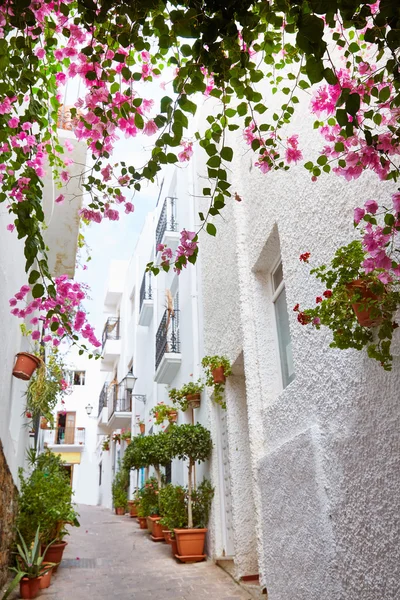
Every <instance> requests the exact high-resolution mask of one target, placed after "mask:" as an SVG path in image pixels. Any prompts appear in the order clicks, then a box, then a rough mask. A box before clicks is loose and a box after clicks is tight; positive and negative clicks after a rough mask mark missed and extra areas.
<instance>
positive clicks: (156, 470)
mask: <svg viewBox="0 0 400 600" xmlns="http://www.w3.org/2000/svg"><path fill="white" fill-rule="evenodd" d="M154 470H155V472H156V475H157V483H158V489H159V490H160V489H161V469H160V465H154Z"/></svg>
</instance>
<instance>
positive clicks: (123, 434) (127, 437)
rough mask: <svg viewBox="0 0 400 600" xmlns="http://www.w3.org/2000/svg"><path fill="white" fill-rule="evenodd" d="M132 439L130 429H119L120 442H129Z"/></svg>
mask: <svg viewBox="0 0 400 600" xmlns="http://www.w3.org/2000/svg"><path fill="white" fill-rule="evenodd" d="M131 439H132V434H131V430H130V429H126V430H125V429H121V440H125V441H127V440H131Z"/></svg>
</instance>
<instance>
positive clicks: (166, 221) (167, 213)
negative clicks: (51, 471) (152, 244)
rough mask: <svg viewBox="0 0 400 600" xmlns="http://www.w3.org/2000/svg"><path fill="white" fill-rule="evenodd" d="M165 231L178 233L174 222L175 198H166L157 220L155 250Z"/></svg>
mask: <svg viewBox="0 0 400 600" xmlns="http://www.w3.org/2000/svg"><path fill="white" fill-rule="evenodd" d="M166 231H178V222H177V220H176V198H172V197H169V196H168V197H167V198H165V200H164V204H163V207H162V210H161V213H160V218H159V219H158V224H157V229H156V248H157V246H158V244H161V243H162V241H163V237H164V233H165V232H166Z"/></svg>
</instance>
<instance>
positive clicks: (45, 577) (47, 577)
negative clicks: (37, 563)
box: [40, 563, 53, 590]
mask: <svg viewBox="0 0 400 600" xmlns="http://www.w3.org/2000/svg"><path fill="white" fill-rule="evenodd" d="M42 564H43V566H44V567H45V566H46V565H47V564H49V563H42ZM52 574H53V569H52V568H51V569H50V570H49V571H47V573H42V576H41V579H40V589H41V590H45V589H46V588H48V587H50V583H51V576H52Z"/></svg>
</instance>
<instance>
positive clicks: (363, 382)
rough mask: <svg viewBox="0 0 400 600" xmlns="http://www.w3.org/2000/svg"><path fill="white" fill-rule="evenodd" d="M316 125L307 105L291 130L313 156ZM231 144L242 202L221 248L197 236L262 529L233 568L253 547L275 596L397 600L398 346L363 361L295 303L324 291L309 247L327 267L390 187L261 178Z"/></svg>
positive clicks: (374, 182)
mask: <svg viewBox="0 0 400 600" xmlns="http://www.w3.org/2000/svg"><path fill="white" fill-rule="evenodd" d="M312 123H313V119H312V118H311V117H310V116H308V112H307V107H306V105H303V106H300V110H298V111H297V117H296V120H295V122H294V123H293V125H292V128H291V130H290V132H288V135H290V134H292V133H298V134H299V141H300V146H301V148H302V150H303V153H304V155H305V156H307V159H308V158H314V159H315V158H316V157H317V149H318V148H319V147H321V146H322V145H323V143H322V140H321V139H320V138H319V135H318V134H317V133H315V132H313V130H312ZM229 143H230V145H234V146H235V147H236V149H237V153H236V160H235V162H234V163H233V165H232V170H231V173H232V180H231V181H232V192H233V193H234V192H237V193H238V194H239V195H240V196H241V198H242V202H240V203H239V202H235V201H234V200H232V201H231V202H229V204H228V206H227V209H224V212H223V219H222V218H221V219H216V224H217V227H218V234H217V238H216V239H213V238H210V237H209V236H203V237H202V239H201V246H202V258H201V260H202V273H203V281H202V284H203V298H204V339H205V352H206V353H213V354H214V353H215V354H227V355H228V356H229V358H230V359H231V360H232V362H234V361H235V360H236V358H237V357H238V355H239V353H240V351H241V349H243V354H244V372H245V384H246V402H247V423H244V422H243V415H240V414H239V413H238V412H237V409H236V407H235V406H234V407H233V410H232V407H230V406H229V402H228V426H229V431H230V443H231V444H232V443H233V440H234V439H235V438H236V439H237V437H236V436H238V435H239V436H241V441H242V444H244V443H245V440H246V439H247V436H248V440H249V442H248V443H249V456H248V457H247V458H246V459H245V457H244V455H242V456H241V459H240V460H237V459H236V458H235V457H234V456H233V448H232V447H230V456H231V484H232V495H233V497H234V498H236V497H240V494H241V490H240V487H239V482H240V469H242V468H243V461H244V460H246V461H247V468H248V470H249V472H251V474H252V485H253V495H254V501H255V515H256V526H255V529H256V534H255V538H254V537H252V536H254V533H253V532H252V529H251V528H248V531H247V533H245V534H244V535H245V536H247V537H246V540H245V541H243V540H239V538H238V535H239V534H238V532H236V536H237V537H236V542H237V543H236V549H235V550H236V561H237V563H238V564H244V562H245V561H246V554H247V551H246V548H249V547H251V544H254V545H257V548H258V559H259V568H260V573H261V576H262V580H263V582H264V583H265V584H266V586H267V589H268V592H269V598H270V600H288V599H289V598H296V599H297V600H325V599H326V600H328V599H329V600H333V599H337V600H339V598H340V599H342V598H343V599H346V600H355V599H357V600H358V599H360V600H361V599H363V600H376V599H377V598H379V599H380V600H391V599H394V598H397V597H398V595H399V587H398V581H399V578H400V572H399V571H400V569H399V557H400V553H399V533H400V528H399V509H400V500H399V495H398V489H399V485H400V471H399V468H398V467H399V450H400V444H399V435H398V430H399V421H400V408H399V402H398V393H397V389H398V385H399V379H400V376H399V352H398V349H397V345H398V340H397V342H396V344H395V354H396V356H395V360H394V368H393V372H392V373H386V372H384V371H383V370H382V369H381V368H380V367H379V365H378V364H376V363H375V362H373V361H371V360H369V359H368V358H367V357H366V355H365V354H364V353H358V352H356V351H353V350H348V351H338V350H333V349H330V348H329V341H330V335H329V332H326V331H320V332H319V333H318V332H314V331H310V330H309V329H307V328H304V327H302V326H300V325H299V324H298V323H297V321H296V314H295V313H293V311H292V308H293V306H294V305H295V303H296V302H300V306H302V307H307V306H312V305H313V304H314V302H315V297H316V296H317V295H319V294H320V293H321V291H323V290H322V289H321V287H320V286H319V285H318V284H317V283H316V281H315V280H314V279H313V277H312V276H310V275H309V269H308V268H307V267H304V266H303V265H301V264H300V262H299V259H298V257H299V255H300V253H302V252H305V251H310V252H311V256H312V260H313V261H315V263H316V264H320V263H322V262H324V261H326V260H329V258H330V257H331V256H332V254H333V253H334V251H335V250H336V248H337V247H338V246H340V245H342V244H346V243H348V242H349V241H350V240H351V239H352V237H353V236H354V235H355V234H354V231H353V225H352V215H353V208H354V207H355V206H357V205H359V204H360V203H363V202H364V201H365V200H368V199H371V198H374V199H376V200H378V201H379V200H385V199H386V201H387V198H388V194H389V193H390V191H391V189H392V187H391V185H390V184H388V183H382V182H379V181H378V179H377V178H376V177H375V176H373V175H372V174H364V175H363V176H362V177H361V178H360V179H359V180H357V181H355V182H351V183H347V182H345V181H344V180H343V179H340V178H338V177H337V176H335V175H333V174H332V175H329V176H325V177H322V178H321V179H320V180H319V181H317V182H316V183H312V182H311V181H310V178H309V174H308V173H307V172H306V171H305V170H304V169H303V168H302V167H301V166H300V165H299V166H297V167H296V166H295V167H293V168H292V169H291V170H290V171H289V172H281V173H269V174H266V175H263V174H261V173H260V172H259V171H258V169H256V168H254V167H252V160H253V157H252V156H251V153H249V152H248V149H247V147H245V146H244V145H243V144H242V143H241V140H240V136H239V135H236V134H235V136H232V140H231V141H230V142H229ZM199 170H201V166H199ZM202 185H203V183H202ZM279 252H280V254H281V256H282V262H283V270H284V278H285V284H286V294H287V301H288V313H289V319H290V328H291V337H292V346H293V356H294V362H295V371H296V379H295V380H294V381H293V382H292V383H291V384H290V385H289V386H288V387H287V388H286V389H285V390H284V391H282V389H281V382H280V375H279V356H278V349H277V344H276V334H275V320H274V313H273V307H272V292H271V285H270V273H271V269H272V267H273V264H274V263H275V261H276V260H277V259H278V257H279ZM396 336H397V337H398V334H397V332H396ZM236 377H239V375H238V376H235V375H234V376H233V377H232V382H231V383H230V384H229V387H228V389H229V388H230V386H232V389H235V387H236V386H237V385H238V384H237V383H236V382H235V378H236ZM228 399H229V392H228ZM235 399H236V398H235ZM230 409H231V412H230ZM247 430H248V433H247ZM396 490H397V491H396ZM235 510H236V509H235V505H234V514H235ZM235 519H236V517H235ZM240 535H242V534H240ZM243 548H244V549H243Z"/></svg>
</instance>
